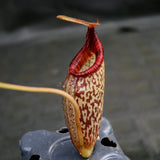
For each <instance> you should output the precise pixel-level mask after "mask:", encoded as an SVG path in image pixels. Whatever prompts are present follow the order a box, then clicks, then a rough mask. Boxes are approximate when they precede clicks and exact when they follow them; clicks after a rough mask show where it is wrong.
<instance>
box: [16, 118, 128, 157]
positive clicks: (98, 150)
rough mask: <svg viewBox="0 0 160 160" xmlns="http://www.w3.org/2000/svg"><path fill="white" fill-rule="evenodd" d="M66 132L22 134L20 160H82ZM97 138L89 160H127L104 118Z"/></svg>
mask: <svg viewBox="0 0 160 160" xmlns="http://www.w3.org/2000/svg"><path fill="white" fill-rule="evenodd" d="M66 131H67V129H65V128H63V129H61V130H60V132H62V133H57V132H49V131H46V130H37V131H32V132H28V133H26V134H24V135H23V136H22V138H21V140H20V143H19V145H20V150H21V153H22V160H83V159H84V158H82V157H81V156H80V155H79V153H78V151H77V150H76V148H75V147H74V146H73V144H72V142H71V139H70V135H69V133H68V132H67V133H65V132H66ZM99 137H100V139H99V140H97V142H96V145H95V149H94V151H93V154H92V155H91V157H90V158H89V159H90V160H129V158H128V157H127V156H125V154H124V153H123V151H122V150H121V148H120V146H119V144H118V142H117V140H116V138H115V136H114V133H113V129H112V127H111V124H110V123H109V121H108V120H107V119H106V118H102V122H101V130H100V134H99Z"/></svg>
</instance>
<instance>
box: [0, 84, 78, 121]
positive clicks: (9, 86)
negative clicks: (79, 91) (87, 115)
mask: <svg viewBox="0 0 160 160" xmlns="http://www.w3.org/2000/svg"><path fill="white" fill-rule="evenodd" d="M0 88H2V89H11V90H16V91H24V92H37V93H53V94H58V95H61V96H63V97H65V98H67V99H68V100H69V101H70V102H71V103H72V104H73V106H74V109H75V112H76V115H77V116H78V118H79V117H80V113H79V106H78V104H77V102H76V101H75V100H74V98H73V97H72V96H71V95H69V94H68V93H67V92H65V91H63V90H60V89H55V88H45V87H29V86H22V85H15V84H10V83H4V82H0Z"/></svg>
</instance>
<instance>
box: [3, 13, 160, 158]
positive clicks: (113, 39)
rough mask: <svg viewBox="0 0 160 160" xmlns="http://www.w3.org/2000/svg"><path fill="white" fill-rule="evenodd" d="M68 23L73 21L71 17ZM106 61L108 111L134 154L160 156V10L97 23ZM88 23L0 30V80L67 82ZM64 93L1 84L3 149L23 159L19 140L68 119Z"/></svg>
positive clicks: (42, 83)
mask: <svg viewBox="0 0 160 160" xmlns="http://www.w3.org/2000/svg"><path fill="white" fill-rule="evenodd" d="M66 23H67V22H66ZM96 29H97V33H98V35H99V38H100V39H101V41H102V43H103V46H104V51H105V62H106V88H105V100H104V101H105V102H104V114H103V116H104V117H106V118H108V119H109V121H110V122H111V124H112V127H113V129H114V132H115V135H116V137H117V139H118V141H119V143H120V145H121V147H122V149H123V151H124V152H125V154H127V156H128V157H130V158H131V159H136V160H142V159H146V160H158V159H160V134H159V133H160V127H159V124H158V121H160V107H159V104H160V98H159V96H160V83H159V82H160V53H159V52H160V45H159V44H160V16H158V15H157V16H150V17H141V18H135V19H128V20H127V19H126V20H119V21H109V22H106V23H105V22H104V23H102V24H101V26H99V27H97V28H96ZM86 30H87V29H86V27H84V26H79V25H71V26H70V25H67V26H66V27H58V28H54V29H46V30H45V28H43V29H42V28H41V27H40V28H38V27H37V26H36V27H29V28H28V27H25V28H22V29H19V30H17V31H15V32H13V33H0V81H3V82H10V83H16V84H22V85H30V86H44V87H56V88H61V85H62V82H63V80H64V77H65V75H66V72H67V68H68V65H69V63H70V61H71V59H72V58H73V56H74V55H75V54H76V53H77V52H78V51H79V49H80V48H81V47H82V45H83V44H84V42H85V34H86ZM61 99H62V98H61V97H59V96H57V95H50V94H39V93H24V92H16V91H7V90H2V89H0V114H1V116H0V134H1V136H0V155H1V156H0V157H1V159H3V160H11V159H12V160H17V159H20V157H21V156H20V152H19V147H18V142H19V139H20V137H21V136H22V135H23V134H24V133H26V132H27V131H31V130H39V129H46V130H49V131H55V130H56V129H58V128H60V127H62V126H64V125H65V122H64V117H63V110H62V101H61Z"/></svg>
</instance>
